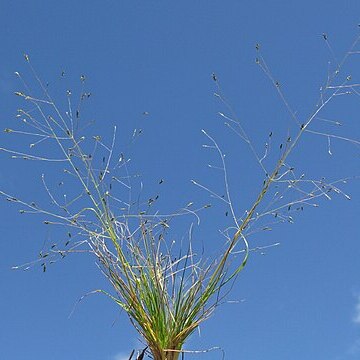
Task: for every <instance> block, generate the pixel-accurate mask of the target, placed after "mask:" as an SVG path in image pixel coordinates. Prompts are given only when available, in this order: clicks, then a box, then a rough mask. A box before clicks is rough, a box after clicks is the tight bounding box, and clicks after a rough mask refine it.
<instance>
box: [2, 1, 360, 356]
mask: <svg viewBox="0 0 360 360" xmlns="http://www.w3.org/2000/svg"><path fill="white" fill-rule="evenodd" d="M359 15H360V4H359V1H358V0H348V1H342V2H338V1H328V0H327V1H325V0H317V1H309V0H304V1H293V0H288V1H275V0H274V1H246V0H244V1H236V0H229V1H227V0H223V1H214V0H207V1H200V0H199V1H188V0H184V1H163V0H158V1H149V0H147V1H145V0H143V1H138V0H136V1H134V0H132V1H130V0H129V1H128V0H120V1H114V0H111V1H110V0H103V1H95V0H93V1H83V0H77V1H68V0H64V1H52V0H47V1H40V0H32V1H6V0H4V1H1V2H0V29H1V31H0V39H1V46H0V108H1V112H0V123H1V126H2V127H3V128H10V127H15V125H14V122H15V121H16V120H14V119H15V114H16V109H17V108H18V107H19V106H20V105H19V98H17V97H16V96H14V95H13V93H14V91H16V90H18V88H19V87H20V85H21V84H20V83H19V82H18V80H17V79H16V77H15V76H14V72H15V71H19V72H22V73H23V74H24V76H25V77H26V78H27V79H29V82H30V83H31V82H33V80H31V77H30V76H29V69H28V67H27V66H26V63H25V61H24V58H23V53H28V54H30V56H31V58H32V63H33V65H34V66H35V68H36V69H37V71H38V73H39V74H40V76H41V77H42V78H43V79H44V80H45V81H46V82H49V88H50V90H51V91H54V93H55V96H56V98H57V99H58V101H59V104H60V106H62V104H65V103H64V99H65V95H64V93H63V92H61V91H60V89H62V87H63V86H64V85H63V84H64V82H65V84H66V85H65V86H66V87H69V88H72V89H74V92H75V91H76V90H77V89H78V88H79V86H78V85H79V78H80V75H82V74H85V75H86V76H87V85H86V86H87V90H88V91H91V92H92V94H93V95H92V97H91V99H89V102H88V103H87V105H86V108H85V109H84V111H86V116H87V118H88V119H89V120H95V124H94V125H93V127H91V128H89V129H88V130H86V131H89V133H90V134H100V133H101V134H102V135H103V136H104V138H105V139H108V140H109V141H110V138H111V131H112V130H111V129H112V128H113V126H114V125H117V128H118V134H119V136H118V142H119V143H118V146H119V148H121V149H124V151H127V152H129V153H130V155H131V157H132V159H133V168H132V171H133V172H134V173H139V174H141V175H142V181H143V183H144V191H145V193H146V194H148V193H149V194H150V193H154V192H157V191H161V193H160V200H161V201H160V202H159V205H158V206H159V209H160V210H163V211H168V210H169V209H177V208H179V207H181V206H184V205H185V204H187V203H188V202H189V201H195V202H197V203H199V204H205V203H207V202H209V201H211V202H213V203H214V207H213V208H211V209H209V212H207V213H203V215H202V219H203V222H202V223H201V225H200V226H199V227H198V228H196V230H195V233H194V241H201V242H203V243H204V245H205V250H206V251H207V253H208V254H213V253H216V250H217V249H220V245H219V244H221V242H222V241H223V238H222V237H221V236H220V235H219V233H218V232H217V230H218V229H223V228H224V227H225V226H227V225H228V221H229V220H228V218H227V217H226V216H225V214H224V211H223V209H222V207H221V206H215V205H216V201H214V199H212V200H211V199H209V194H208V193H206V192H203V191H201V190H200V189H198V188H196V187H194V186H193V185H192V184H191V182H190V180H191V179H196V180H198V181H200V182H202V183H204V184H207V185H211V186H214V188H219V187H220V188H221V181H220V179H219V177H218V175H216V173H214V172H213V171H211V169H209V168H208V167H207V164H208V163H209V162H211V161H214V163H215V164H216V160H214V159H215V158H213V157H212V155H211V154H209V152H207V151H204V149H203V148H202V144H203V143H204V142H206V139H205V138H204V135H203V134H202V133H201V129H206V130H207V131H208V132H209V134H211V135H213V136H214V137H215V138H216V140H217V141H218V143H219V144H220V145H221V146H222V147H223V148H224V152H226V155H227V159H228V161H229V167H230V168H231V170H230V173H229V176H230V177H231V181H230V186H231V189H232V193H233V197H234V201H235V202H236V207H237V209H239V211H240V210H242V211H244V210H245V209H246V208H247V206H249V204H250V202H251V200H253V199H254V197H255V196H256V194H257V191H258V190H259V188H260V186H261V183H262V180H263V179H262V177H261V173H259V171H258V167H257V164H256V161H255V160H254V159H253V157H252V155H251V153H250V152H249V150H248V149H247V148H246V146H244V144H243V143H241V140H240V139H239V138H238V137H235V136H234V135H233V134H232V133H231V132H230V131H228V130H227V129H226V128H225V127H224V125H223V119H221V117H219V116H217V112H219V111H220V112H224V113H225V112H226V109H225V108H224V106H223V104H221V103H220V102H219V101H218V100H217V99H216V97H214V96H213V94H214V92H215V91H217V89H216V86H215V83H214V81H213V80H212V77H211V74H212V72H215V73H216V74H217V77H218V79H219V82H220V84H221V87H222V90H223V91H224V93H225V94H226V97H227V99H228V100H229V102H230V103H231V104H232V106H233V108H234V111H235V112H236V114H237V115H238V117H239V119H240V121H241V124H242V126H243V127H244V129H245V130H246V131H247V133H248V135H249V137H251V139H252V141H253V144H254V146H255V148H256V149H257V150H258V151H259V153H262V152H263V149H264V143H265V142H266V141H267V137H268V134H269V133H270V132H271V131H272V132H273V133H274V139H273V141H274V149H275V150H274V151H279V150H278V149H279V148H278V146H279V144H280V143H281V142H282V141H283V140H284V138H286V136H287V133H288V131H289V132H290V133H291V134H294V133H293V130H294V128H295V127H294V121H293V119H291V118H290V116H289V113H288V112H287V110H286V108H285V106H284V103H283V102H282V101H281V99H280V97H279V96H278V94H277V92H276V89H275V88H274V87H273V86H272V85H271V83H270V81H269V80H268V79H267V78H266V75H265V74H264V73H263V72H262V71H261V69H260V68H259V66H257V65H256V63H255V58H256V56H257V54H256V50H255V44H256V43H260V44H261V49H262V54H263V56H264V58H265V59H266V61H267V64H268V65H269V67H270V69H271V72H272V73H273V75H274V77H275V78H276V79H277V80H278V81H279V82H280V84H281V89H282V90H283V92H284V94H285V96H286V99H287V101H288V103H289V104H290V106H291V107H292V109H293V110H294V111H295V112H296V116H298V118H299V119H306V116H308V115H309V114H310V113H311V112H312V111H313V110H314V109H315V104H316V101H317V99H318V96H319V88H320V86H321V84H323V83H324V81H325V80H326V76H327V71H328V67H330V68H331V67H332V66H333V65H334V63H335V62H336V60H335V59H340V58H341V57H342V55H343V54H344V53H345V52H346V51H347V50H348V49H349V47H350V45H351V43H352V42H353V40H354V39H355V38H356V36H357V35H358V33H359V28H358V22H359ZM323 33H326V34H327V37H328V40H329V44H330V46H331V51H330V50H329V48H328V46H327V44H326V42H325V41H324V39H323V36H322V34H323ZM357 51H360V46H358V47H357ZM332 52H333V53H332ZM357 56H358V57H357ZM329 61H330V65H328V62H329ZM359 61H360V55H353V56H352V57H351V59H350V61H349V63H348V64H347V65H346V66H345V68H344V69H345V70H344V72H345V73H346V75H347V74H349V75H350V74H351V76H352V79H351V81H352V83H359V82H360V71H359V70H360V66H359ZM63 70H65V77H64V78H63V79H61V81H60V77H61V72H62V71H63ZM33 84H34V83H33ZM64 106H65V105H64ZM359 110H360V106H359V97H358V96H356V95H349V96H345V95H344V96H338V97H337V98H336V99H335V100H334V101H333V102H332V103H331V104H330V105H329V107H328V108H327V109H326V110H325V111H324V113H323V114H322V117H323V118H325V119H328V120H334V121H340V122H341V123H343V126H342V127H341V128H339V127H334V126H331V124H330V123H328V122H324V121H323V122H322V123H319V125H318V127H316V126H315V127H314V129H315V130H319V129H321V130H322V131H329V132H331V133H332V134H336V135H338V136H345V137H352V138H357V139H359V138H360V136H359V135H360V131H359V118H358V114H359ZM64 111H65V107H64ZM144 112H148V115H146V116H144V115H143V113H144ZM327 126H329V127H327ZM135 128H136V129H139V128H141V129H142V135H141V136H139V138H138V139H136V141H132V140H131V136H132V133H133V130H134V129H135ZM324 129H325V130H324ZM0 141H1V145H0V147H3V146H4V147H8V148H13V149H18V150H27V149H28V139H26V138H24V137H20V136H11V137H9V134H1V137H0ZM331 152H332V155H330V154H329V153H328V143H327V139H326V138H324V137H319V136H315V135H310V134H308V135H307V138H306V139H304V141H302V142H301V143H300V144H299V147H298V148H297V149H296V152H295V153H294V156H293V157H292V158H291V159H290V162H291V163H294V164H295V165H296V171H297V174H298V175H301V174H302V173H303V172H304V173H306V176H308V177H309V178H317V179H320V178H321V176H326V179H329V180H332V179H338V178H340V177H347V176H351V175H360V174H359V163H358V162H359V147H357V148H356V147H354V146H351V145H350V144H349V143H347V142H344V141H336V139H333V140H332V142H331ZM0 161H1V167H0V189H1V190H4V191H7V192H9V193H11V194H14V195H17V196H21V197H22V198H24V199H25V200H27V201H33V200H35V199H40V201H43V202H44V203H46V201H48V200H46V194H45V193H44V190H43V188H42V185H41V177H40V175H41V174H42V173H44V172H45V173H48V174H49V176H50V177H56V175H55V173H54V171H55V168H54V167H53V166H49V167H48V168H46V166H45V167H44V164H43V163H36V162H35V163H34V162H31V163H29V162H22V161H15V160H11V159H9V156H8V155H7V154H4V153H0ZM259 174H260V176H259ZM59 176H60V175H59ZM161 178H163V179H164V183H163V184H161V188H160V186H159V184H158V182H159V179H161ZM341 189H342V190H344V191H346V193H349V194H350V195H351V197H352V200H351V201H347V200H346V199H345V197H343V196H334V197H333V199H332V201H328V200H327V199H326V198H324V199H319V201H318V203H319V205H320V206H319V207H318V208H312V207H309V208H306V209H305V211H303V212H301V213H299V214H295V216H294V220H295V222H294V224H289V223H285V224H282V225H281V226H277V227H276V229H274V230H273V231H271V232H260V233H258V234H256V235H254V236H253V237H251V246H252V247H256V246H266V245H271V244H274V243H277V242H280V243H281V245H280V246H277V247H273V248H269V249H267V250H266V251H265V254H264V255H262V254H261V252H253V253H252V254H251V257H250V261H249V263H248V265H247V268H246V270H245V271H244V272H243V273H242V274H241V276H240V277H239V279H238V282H237V283H236V285H235V286H234V289H233V292H232V293H231V295H230V297H229V300H235V301H236V300H237V301H238V302H235V303H234V302H232V303H228V304H224V305H223V306H222V307H220V308H219V309H218V310H217V312H216V313H215V315H214V316H213V317H212V318H211V319H210V320H209V321H208V322H207V323H205V324H204V325H203V326H201V334H200V336H199V335H198V334H197V333H196V334H194V335H193V336H192V337H191V339H190V341H189V342H188V343H187V344H186V349H188V350H206V349H210V348H212V347H216V346H217V347H220V348H221V349H223V350H224V352H225V359H251V360H263V359H266V360H275V359H276V360H279V359H291V360H300V359H301V360H303V359H316V360H347V359H349V360H350V359H359V358H360V280H359V279H360V276H359V275H360V262H359V257H360V243H359V223H358V218H359V203H360V201H359V200H360V191H359V182H358V181H349V182H348V183H347V184H341ZM0 214H1V221H0V230H1V235H2V236H1V241H0V286H1V289H2V292H1V297H0V305H1V306H0V319H1V327H0V359H9V360H23V359H27V360H43V359H44V360H45V359H46V360H63V359H66V360H83V359H84V360H85V359H86V360H124V359H126V355H127V354H129V353H130V351H131V350H132V349H133V348H137V349H139V348H141V344H139V342H138V341H137V334H136V333H135V332H134V330H133V329H132V328H131V326H130V325H129V321H128V319H127V317H126V315H125V314H124V313H119V311H118V308H117V307H116V306H115V305H114V304H113V303H112V302H110V301H109V300H108V299H107V298H105V297H103V296H101V295H93V296H90V297H87V298H86V299H85V300H84V301H82V302H81V303H80V304H79V305H78V307H77V308H76V310H75V312H74V313H73V315H72V316H71V317H70V319H69V314H70V312H71V311H72V309H73V306H74V304H75V303H76V302H77V300H78V299H79V298H80V297H81V296H82V295H84V294H85V293H87V292H89V291H91V290H94V289H98V288H105V289H108V285H107V283H106V280H105V279H104V278H103V277H102V275H101V274H100V273H99V271H98V269H97V268H96V265H95V262H94V259H92V258H91V257H89V256H86V255H85V256H82V255H76V256H75V255H74V256H71V257H68V258H66V259H64V261H62V262H59V263H57V264H55V265H53V266H51V267H49V269H48V271H46V272H45V273H43V272H42V271H41V268H40V267H35V268H33V269H31V270H29V271H26V272H22V271H14V270H11V266H13V265H17V264H21V263H24V262H26V261H31V260H33V259H36V257H37V255H38V253H39V251H40V250H41V249H42V247H43V244H44V242H46V241H47V242H51V241H54V242H56V241H57V240H58V239H60V238H61V236H62V234H63V233H62V232H61V229H60V230H59V231H58V230H56V229H50V230H49V228H48V227H46V226H44V225H43V224H42V222H41V219H40V218H36V217H34V216H33V217H32V216H26V217H24V216H21V215H20V214H19V213H18V208H16V206H13V205H12V204H9V203H8V202H6V201H3V202H2V204H1V206H0ZM190 222H191V219H189V223H190ZM173 233H174V234H176V229H174V230H173ZM174 236H175V235H174ZM177 236H178V238H179V239H180V238H181V237H182V236H184V231H183V229H182V224H180V226H179V233H178V234H177ZM186 358H188V359H198V358H199V359H208V360H212V359H214V360H215V359H221V358H222V352H221V351H212V352H206V353H204V354H203V355H199V354H194V355H186Z"/></svg>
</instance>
